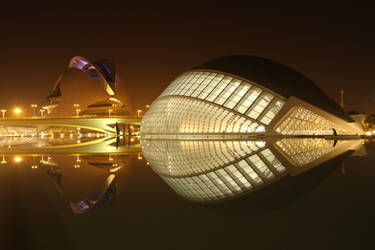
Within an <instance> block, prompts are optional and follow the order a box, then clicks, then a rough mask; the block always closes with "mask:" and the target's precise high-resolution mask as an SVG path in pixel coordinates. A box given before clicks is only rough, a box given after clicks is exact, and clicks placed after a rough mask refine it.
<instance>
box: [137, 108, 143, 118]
mask: <svg viewBox="0 0 375 250" xmlns="http://www.w3.org/2000/svg"><path fill="white" fill-rule="evenodd" d="M140 113H142V109H138V110H137V114H138V117H140Z"/></svg>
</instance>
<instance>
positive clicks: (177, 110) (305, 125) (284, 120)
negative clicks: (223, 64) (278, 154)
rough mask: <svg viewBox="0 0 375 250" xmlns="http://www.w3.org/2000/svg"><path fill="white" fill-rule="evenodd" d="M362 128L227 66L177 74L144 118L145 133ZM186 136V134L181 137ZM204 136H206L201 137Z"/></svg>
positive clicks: (176, 135) (313, 131)
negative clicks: (224, 69)
mask: <svg viewBox="0 0 375 250" xmlns="http://www.w3.org/2000/svg"><path fill="white" fill-rule="evenodd" d="M360 132H361V130H360V129H358V126H357V127H355V126H354V125H353V123H350V122H347V121H344V120H342V119H340V118H338V117H336V116H334V115H332V114H330V113H328V112H326V111H323V110H321V109H319V108H317V107H314V106H312V105H310V104H308V103H305V102H304V101H303V100H300V99H298V98H295V97H283V96H280V95H279V94H277V93H274V92H272V91H271V90H268V89H266V88H264V87H262V86H261V85H260V84H258V83H254V82H251V81H248V80H245V79H242V78H240V77H236V76H233V75H230V74H227V73H224V72H218V71H208V70H193V71H188V72H186V73H184V74H182V75H180V76H179V77H177V78H176V79H175V80H174V81H173V82H172V83H171V84H170V85H169V86H168V88H167V89H166V90H165V91H164V92H163V93H162V94H161V95H160V97H159V98H158V99H156V101H155V102H154V103H153V104H152V105H151V108H150V109H149V110H148V112H147V113H146V115H145V116H144V118H143V120H142V126H141V135H142V136H143V137H144V138H157V137H158V136H160V137H161V138H168V136H169V137H170V138H175V139H178V138H179V136H181V135H184V134H190V135H194V136H195V138H196V137H197V136H200V135H205V134H206V135H207V134H226V135H228V134H245V135H247V134H250V135H251V134H253V135H256V134H282V135H332V134H335V133H337V134H339V135H340V134H358V133H360ZM180 138H182V137H180ZM202 138H204V137H202Z"/></svg>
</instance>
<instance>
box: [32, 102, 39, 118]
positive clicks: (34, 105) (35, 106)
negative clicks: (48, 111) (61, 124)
mask: <svg viewBox="0 0 375 250" xmlns="http://www.w3.org/2000/svg"><path fill="white" fill-rule="evenodd" d="M30 107H31V108H32V109H33V116H35V109H36V108H37V107H38V105H36V104H31V105H30Z"/></svg>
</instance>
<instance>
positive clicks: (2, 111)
mask: <svg viewBox="0 0 375 250" xmlns="http://www.w3.org/2000/svg"><path fill="white" fill-rule="evenodd" d="M6 112H7V110H6V109H2V110H1V113H2V114H3V119H4V118H5V113H6Z"/></svg>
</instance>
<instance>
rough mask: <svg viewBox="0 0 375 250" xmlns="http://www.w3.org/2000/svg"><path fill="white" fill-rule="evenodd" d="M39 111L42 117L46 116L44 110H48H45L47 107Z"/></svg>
mask: <svg viewBox="0 0 375 250" xmlns="http://www.w3.org/2000/svg"><path fill="white" fill-rule="evenodd" d="M39 111H40V116H41V117H44V112H45V111H46V110H45V109H40V110H39Z"/></svg>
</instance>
